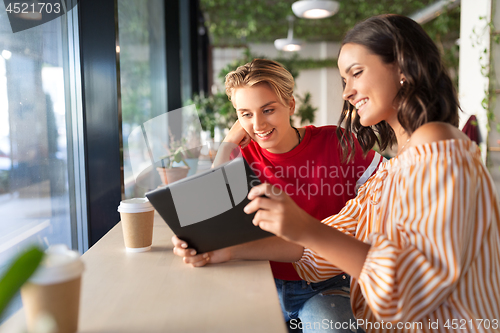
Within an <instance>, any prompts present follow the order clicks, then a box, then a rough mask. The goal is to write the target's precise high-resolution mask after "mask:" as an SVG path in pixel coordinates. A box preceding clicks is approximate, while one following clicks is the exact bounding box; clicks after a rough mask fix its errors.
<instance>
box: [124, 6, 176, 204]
mask: <svg viewBox="0 0 500 333" xmlns="http://www.w3.org/2000/svg"><path fill="white" fill-rule="evenodd" d="M164 17H165V16H164V1H162V0H147V1H145V0H120V1H118V29H119V43H120V48H119V51H120V81H121V107H122V124H123V125H122V134H123V159H124V161H123V164H124V182H125V197H126V198H133V197H142V196H144V192H145V191H146V189H145V188H142V187H140V186H135V181H134V175H133V172H132V167H131V163H130V155H134V154H142V150H141V149H140V148H139V149H138V150H137V151H135V150H134V149H132V151H129V146H128V137H129V135H130V133H131V132H132V131H133V130H134V128H137V127H138V126H141V125H142V124H143V123H144V122H146V121H148V120H150V119H152V118H154V117H155V116H158V115H160V114H163V113H165V112H166V111H167V106H166V94H167V89H166V69H165V66H166V55H165V24H164ZM132 148H133V147H132ZM158 183H160V181H159V176H158Z"/></svg>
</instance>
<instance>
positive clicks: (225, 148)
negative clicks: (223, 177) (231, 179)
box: [212, 120, 251, 168]
mask: <svg viewBox="0 0 500 333" xmlns="http://www.w3.org/2000/svg"><path fill="white" fill-rule="evenodd" d="M250 141H251V139H250V136H249V135H248V133H247V132H246V131H245V130H244V129H243V127H242V126H241V124H240V121H239V120H236V122H235V123H234V124H233V126H232V127H231V129H230V130H229V133H228V134H227V135H226V137H225V138H224V141H222V142H221V144H220V146H219V149H217V155H216V156H215V159H214V162H213V164H212V168H214V167H216V166H218V165H221V164H224V163H226V162H229V161H230V160H231V153H232V152H233V151H234V150H235V149H236V148H237V147H238V146H239V147H240V148H241V149H243V148H245V147H246V146H248V144H249V143H250Z"/></svg>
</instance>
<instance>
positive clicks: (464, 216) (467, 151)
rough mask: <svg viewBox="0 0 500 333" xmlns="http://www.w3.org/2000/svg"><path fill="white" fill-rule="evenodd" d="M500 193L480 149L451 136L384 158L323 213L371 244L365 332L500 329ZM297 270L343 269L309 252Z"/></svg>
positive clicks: (313, 275)
mask: <svg viewBox="0 0 500 333" xmlns="http://www.w3.org/2000/svg"><path fill="white" fill-rule="evenodd" d="M497 199H498V198H497V193H496V190H495V188H494V184H493V181H492V179H491V177H490V175H489V173H488V171H487V169H486V167H485V166H484V164H483V163H482V161H481V156H480V151H479V149H478V147H477V146H476V145H475V144H474V143H472V142H471V141H468V140H445V141H438V142H433V143H430V144H425V145H420V146H416V147H411V148H409V149H408V150H407V151H406V152H404V153H403V154H401V155H400V156H398V157H396V158H393V159H391V160H389V161H387V162H386V163H384V164H382V165H381V166H380V168H379V170H378V172H377V173H376V174H375V175H373V176H372V177H371V178H370V179H369V180H368V181H367V182H366V183H365V184H364V185H363V186H362V187H361V188H360V189H359V192H358V196H357V197H356V198H355V199H352V200H350V201H349V202H348V203H347V204H346V206H345V207H344V208H343V209H342V211H341V212H340V213H339V214H337V215H334V216H331V217H329V218H326V219H325V220H323V221H322V223H325V224H327V225H330V226H332V227H334V228H337V229H339V230H341V231H343V232H344V233H347V234H350V235H352V236H353V237H356V238H357V239H359V240H361V241H363V242H366V243H369V244H371V248H370V250H369V252H368V256H367V258H366V261H365V263H364V265H363V268H362V271H361V274H360V276H359V279H353V280H352V283H351V305H352V308H353V312H354V315H355V317H356V318H358V319H359V321H358V323H359V324H364V328H365V331H367V332H385V331H386V332H396V331H399V330H398V328H403V329H401V330H400V331H405V332H453V331H457V332H500V322H499V321H500V250H499V249H500V235H499V223H500V222H499V221H500V219H499V207H498V202H497ZM294 267H295V268H296V270H297V272H298V273H299V275H300V276H301V277H302V278H303V279H304V280H308V281H313V282H315V281H322V280H324V279H325V278H328V277H330V276H333V275H336V274H338V273H339V272H340V270H338V269H337V268H336V267H334V266H332V265H331V264H330V263H329V262H327V261H326V260H324V259H323V258H322V257H320V256H319V255H318V254H316V253H314V252H312V251H311V250H309V249H305V250H304V254H303V256H302V258H301V259H300V261H298V262H296V263H294ZM382 321H383V323H385V326H384V325H383V324H382Z"/></svg>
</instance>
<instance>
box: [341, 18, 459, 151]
mask: <svg viewBox="0 0 500 333" xmlns="http://www.w3.org/2000/svg"><path fill="white" fill-rule="evenodd" d="M348 43H353V44H359V45H362V46H364V47H366V48H367V49H368V50H369V51H370V52H372V53H373V54H376V55H378V56H380V57H381V59H382V61H384V62H385V63H387V64H391V63H394V62H396V63H397V65H398V66H399V69H400V70H401V72H402V73H403V74H404V76H405V78H406V81H405V82H404V84H403V85H402V87H401V89H400V90H399V92H398V94H397V95H396V101H398V102H399V106H398V110H397V111H398V120H399V123H400V124H401V126H402V127H403V129H404V130H405V131H406V133H408V135H411V134H412V133H413V132H414V131H415V130H416V129H417V128H419V127H420V126H422V125H424V124H425V123H428V122H433V121H442V122H446V123H450V124H452V125H454V126H456V127H458V110H459V108H460V107H459V103H458V98H457V94H456V91H455V88H454V87H453V84H452V81H451V79H450V77H449V76H448V73H447V71H446V68H445V67H444V65H443V63H442V61H441V55H440V53H439V50H438V48H437V47H436V44H434V42H433V41H432V39H431V38H430V37H429V36H428V35H427V33H426V32H425V31H424V29H422V27H421V26H420V25H419V24H418V23H416V22H415V21H413V20H412V19H410V18H408V17H405V16H401V15H379V16H374V17H371V18H369V19H367V20H365V21H363V22H360V23H358V24H357V25H356V26H354V28H352V29H351V30H350V31H349V32H348V33H347V34H346V36H345V37H344V40H343V41H342V46H343V45H345V44H348ZM341 49H342V48H341ZM344 88H345V85H344ZM354 110H355V109H354V106H353V105H351V104H350V103H349V102H347V101H344V107H343V110H342V113H341V115H340V119H339V127H338V129H337V136H338V138H339V140H340V142H341V144H342V148H343V151H344V158H346V157H347V158H348V159H352V157H353V156H354V141H353V138H352V133H354V134H356V135H357V138H358V141H359V144H360V145H361V148H362V149H363V152H364V153H367V152H368V151H369V150H370V149H371V148H372V147H373V146H374V145H375V144H376V143H377V144H378V146H379V148H380V150H384V149H386V148H387V147H390V146H392V145H393V144H394V143H396V135H395V133H394V131H393V130H392V128H391V127H390V126H389V124H388V123H387V122H385V121H382V122H380V123H378V124H376V125H374V126H369V127H364V126H362V125H361V124H360V122H359V115H358V114H357V112H355V111H354ZM341 124H344V125H345V130H342V129H341V128H340V125H341Z"/></svg>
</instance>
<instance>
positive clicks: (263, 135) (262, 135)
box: [255, 128, 274, 138]
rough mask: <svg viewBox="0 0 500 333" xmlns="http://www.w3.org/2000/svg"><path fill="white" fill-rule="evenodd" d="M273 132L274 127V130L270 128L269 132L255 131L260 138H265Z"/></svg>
mask: <svg viewBox="0 0 500 333" xmlns="http://www.w3.org/2000/svg"><path fill="white" fill-rule="evenodd" d="M272 132H274V128H273V129H272V130H270V131H269V132H265V133H255V135H257V136H258V137H260V138H265V137H266V136H268V135H269V134H271V133H272Z"/></svg>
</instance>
